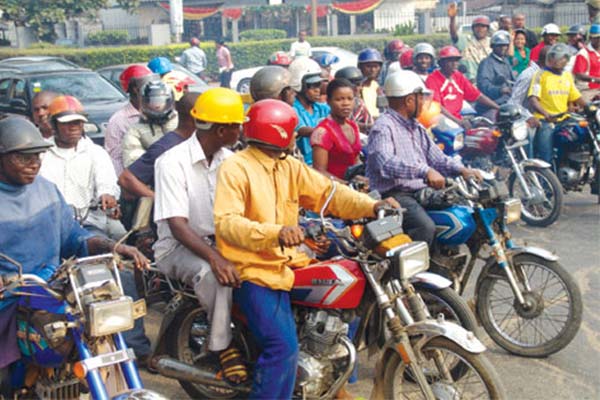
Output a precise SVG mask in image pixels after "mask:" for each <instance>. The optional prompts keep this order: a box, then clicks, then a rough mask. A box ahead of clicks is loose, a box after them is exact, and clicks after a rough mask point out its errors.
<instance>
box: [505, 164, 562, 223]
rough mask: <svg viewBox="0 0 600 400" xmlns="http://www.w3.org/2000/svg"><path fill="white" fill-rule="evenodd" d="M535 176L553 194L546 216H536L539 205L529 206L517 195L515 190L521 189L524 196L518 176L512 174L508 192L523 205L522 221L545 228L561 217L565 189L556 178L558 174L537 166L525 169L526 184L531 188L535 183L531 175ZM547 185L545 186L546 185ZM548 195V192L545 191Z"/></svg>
mask: <svg viewBox="0 0 600 400" xmlns="http://www.w3.org/2000/svg"><path fill="white" fill-rule="evenodd" d="M532 174H535V175H536V176H537V177H538V179H537V180H538V181H539V182H540V183H541V184H542V186H546V188H547V189H550V192H551V196H552V197H551V199H550V200H549V201H551V204H550V208H549V210H547V211H548V212H547V213H545V214H544V215H541V216H540V215H536V213H535V212H536V210H538V208H537V207H538V205H537V204H532V205H529V204H528V203H527V201H526V200H525V199H524V198H523V197H522V196H518V195H515V189H517V188H518V189H519V192H520V193H522V194H524V193H523V191H522V190H520V189H521V188H520V183H519V180H518V179H517V176H516V175H515V174H514V173H512V174H511V175H510V177H509V179H508V191H509V193H510V195H511V196H515V197H519V198H520V199H521V202H522V203H523V208H522V211H521V219H522V220H523V221H524V222H525V223H527V225H531V226H539V227H544V226H548V225H551V224H553V223H554V222H555V221H556V220H557V219H558V217H559V216H560V212H561V209H562V204H563V189H562V185H561V184H560V181H559V180H558V178H557V177H556V174H554V172H552V171H551V170H550V169H548V168H540V167H535V166H530V167H525V173H524V178H525V180H526V182H527V183H528V184H529V186H530V187H531V186H532V185H533V182H531V175H532ZM544 183H545V184H544ZM545 192H546V194H547V195H548V194H549V193H548V190H545Z"/></svg>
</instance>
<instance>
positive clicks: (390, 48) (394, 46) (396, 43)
mask: <svg viewBox="0 0 600 400" xmlns="http://www.w3.org/2000/svg"><path fill="white" fill-rule="evenodd" d="M405 47H406V45H405V44H404V42H403V41H402V40H400V39H394V40H392V41H391V42H389V43H388V44H387V46H385V51H384V52H383V53H384V56H385V58H387V59H388V60H391V61H396V60H395V59H396V58H397V57H398V54H400V53H401V52H402V51H403V50H404V49H405Z"/></svg>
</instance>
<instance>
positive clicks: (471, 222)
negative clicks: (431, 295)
mask: <svg viewBox="0 0 600 400" xmlns="http://www.w3.org/2000/svg"><path fill="white" fill-rule="evenodd" d="M487 175H489V176H487V177H486V178H487V179H486V180H484V182H483V183H482V184H478V183H476V182H475V181H474V180H471V181H469V182H466V181H465V180H464V179H462V178H456V179H454V180H449V186H448V187H447V188H446V189H444V190H443V191H442V192H438V193H442V195H443V196H445V198H446V200H447V203H450V204H452V205H451V206H447V205H440V206H439V207H438V209H436V210H428V214H429V216H430V217H431V218H432V219H433V221H434V222H435V224H436V229H437V232H436V238H435V241H434V245H433V246H432V258H431V263H432V265H433V268H432V269H433V271H434V272H436V273H439V274H441V275H444V276H447V277H449V279H451V280H452V281H453V286H454V288H455V289H456V290H457V291H458V292H459V293H460V294H461V295H463V294H464V290H465V288H466V286H467V283H468V282H469V278H470V277H471V273H472V272H473V268H474V266H475V262H476V261H477V260H483V261H484V263H485V264H484V266H483V268H482V270H481V272H480V274H479V276H478V277H477V280H476V284H475V291H474V293H475V298H474V305H475V310H476V315H477V316H478V317H479V320H480V322H481V324H482V326H483V328H484V329H485V331H486V332H487V333H488V334H489V336H490V337H491V338H492V339H493V340H494V341H495V342H496V343H497V344H498V345H500V346H501V347H502V348H504V349H505V350H507V351H509V352H511V353H513V354H517V355H521V356H526V357H545V356H548V355H550V354H553V353H556V352H557V351H559V350H561V349H563V348H564V347H565V346H567V345H568V344H569V343H570V342H571V340H572V339H573V338H574V337H575V334H576V333H577V331H578V330H579V326H580V325H581V314H582V307H583V306H582V302H581V292H580V290H579V287H578V286H577V283H576V282H575V280H574V279H573V278H572V276H571V275H570V274H569V273H568V272H567V271H566V270H565V269H564V268H563V267H562V266H561V265H560V264H559V262H558V260H559V259H558V257H557V256H556V255H554V254H552V253H550V252H549V251H547V250H544V249H541V248H536V247H519V246H517V245H516V244H515V243H514V242H513V240H512V238H511V234H510V231H509V229H508V225H509V224H510V223H512V222H515V221H517V220H518V219H519V218H520V212H521V203H520V201H519V200H518V199H511V198H509V192H508V188H507V186H506V183H505V182H503V181H498V180H495V179H493V175H492V174H487ZM423 203H425V201H423V202H422V205H423V206H424V207H425V208H427V207H428V206H427V204H423Z"/></svg>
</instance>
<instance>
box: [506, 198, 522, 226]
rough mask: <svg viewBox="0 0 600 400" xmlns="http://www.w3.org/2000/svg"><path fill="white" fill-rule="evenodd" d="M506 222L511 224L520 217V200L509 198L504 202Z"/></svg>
mask: <svg viewBox="0 0 600 400" xmlns="http://www.w3.org/2000/svg"><path fill="white" fill-rule="evenodd" d="M504 215H505V216H506V223H507V224H511V223H513V222H516V221H518V220H520V219H521V200H519V199H509V200H506V201H505V202H504Z"/></svg>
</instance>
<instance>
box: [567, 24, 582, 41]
mask: <svg viewBox="0 0 600 400" xmlns="http://www.w3.org/2000/svg"><path fill="white" fill-rule="evenodd" d="M586 34H587V29H586V26H585V25H581V24H575V25H571V26H570V27H569V30H568V31H567V35H581V36H583V37H584V38H585V36H586Z"/></svg>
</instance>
